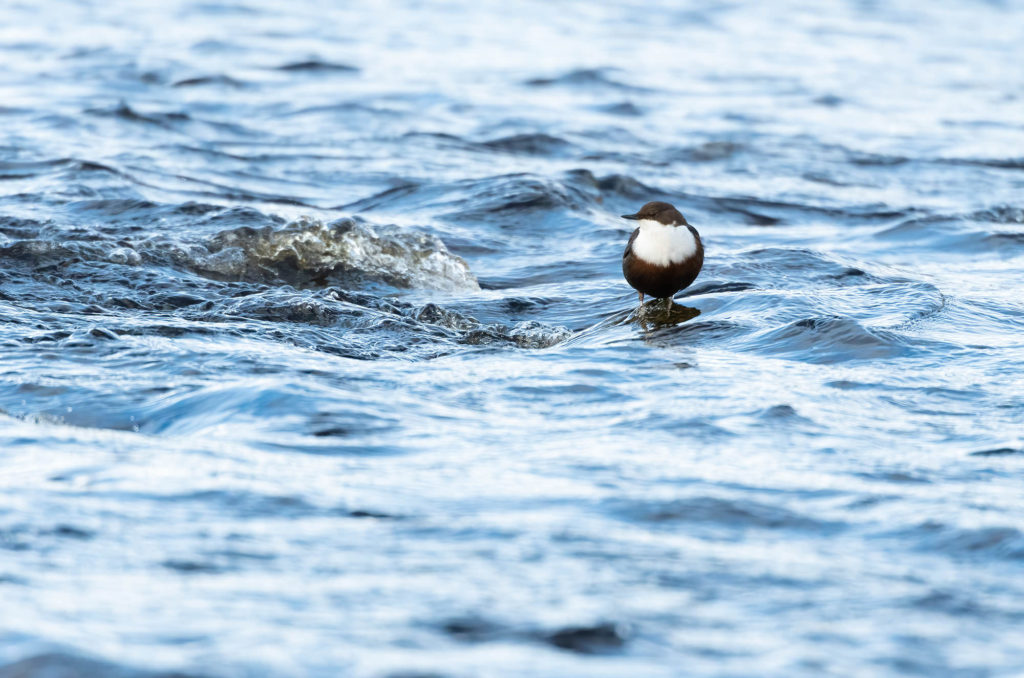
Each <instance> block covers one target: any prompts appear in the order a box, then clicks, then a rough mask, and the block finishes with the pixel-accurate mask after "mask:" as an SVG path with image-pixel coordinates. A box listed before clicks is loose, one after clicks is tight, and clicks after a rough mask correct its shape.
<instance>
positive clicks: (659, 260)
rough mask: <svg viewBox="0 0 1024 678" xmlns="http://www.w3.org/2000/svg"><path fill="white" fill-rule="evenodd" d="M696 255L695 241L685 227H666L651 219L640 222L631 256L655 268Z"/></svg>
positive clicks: (676, 262)
mask: <svg viewBox="0 0 1024 678" xmlns="http://www.w3.org/2000/svg"><path fill="white" fill-rule="evenodd" d="M696 253H697V239H696V238H694V237H693V233H691V232H690V229H689V228H687V227H686V226H666V225H665V224H663V223H661V222H660V221H654V220H653V219H641V220H640V232H639V233H638V234H637V236H636V240H634V241H633V254H634V255H635V256H636V257H638V258H640V259H642V260H643V261H646V262H647V263H649V264H654V265H655V266H668V265H669V264H678V263H679V262H681V261H685V260H686V259H689V258H690V257H692V256H693V255H694V254H696Z"/></svg>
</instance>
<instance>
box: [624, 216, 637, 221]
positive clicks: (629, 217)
mask: <svg viewBox="0 0 1024 678" xmlns="http://www.w3.org/2000/svg"><path fill="white" fill-rule="evenodd" d="M622 218H623V219H632V220H633V221H636V220H637V219H639V218H640V215H639V214H623V215H622Z"/></svg>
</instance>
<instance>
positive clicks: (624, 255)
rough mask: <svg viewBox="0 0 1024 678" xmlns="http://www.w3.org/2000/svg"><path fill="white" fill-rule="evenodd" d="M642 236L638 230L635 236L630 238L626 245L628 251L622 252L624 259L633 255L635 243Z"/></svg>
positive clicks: (635, 231)
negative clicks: (638, 236) (637, 237)
mask: <svg viewBox="0 0 1024 678" xmlns="http://www.w3.org/2000/svg"><path fill="white" fill-rule="evenodd" d="M639 234H640V229H639V228H637V229H635V230H634V231H633V235H631V236H629V242H627V243H626V249H625V250H623V252H622V258H623V259H625V258H626V257H628V256H629V255H630V254H632V253H633V241H634V240H636V236H637V235H639Z"/></svg>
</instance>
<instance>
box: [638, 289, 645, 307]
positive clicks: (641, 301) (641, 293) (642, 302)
mask: <svg viewBox="0 0 1024 678" xmlns="http://www.w3.org/2000/svg"><path fill="white" fill-rule="evenodd" d="M637 294H639V295H640V305H641V306H643V305H644V293H643V292H637Z"/></svg>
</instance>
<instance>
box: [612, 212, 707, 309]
mask: <svg viewBox="0 0 1024 678" xmlns="http://www.w3.org/2000/svg"><path fill="white" fill-rule="evenodd" d="M622 218H623V219H631V220H633V221H638V222H640V223H639V224H638V228H637V229H636V230H634V231H633V234H632V235H631V236H629V242H628V243H626V250H625V251H624V252H623V253H622V274H623V275H624V276H625V277H626V282H628V283H629V284H630V286H631V287H632V288H633V289H635V290H636V291H637V293H638V294H639V295H640V303H641V304H643V303H644V295H645V294H647V295H650V296H652V297H654V298H656V299H661V298H667V299H669V303H670V304H671V299H672V296H673V295H675V293H676V292H678V291H679V290H682V289H685V288H686V287H688V286H689V285H690V283H692V282H693V281H694V280H696V279H697V275H698V274H699V273H700V269H701V266H703V265H704V244H703V243H702V242H701V241H700V234H699V233H697V229H695V228H694V227H693V226H691V225H690V224H689V223H688V222H687V221H686V217H684V216H683V215H682V214H681V213H680V212H679V210H677V209H676V208H675V207H673V206H672V205H670V204H669V203H667V202H649V203H647V204H646V205H644V206H643V207H641V208H640V211H639V212H637V213H636V214H623V215H622Z"/></svg>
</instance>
